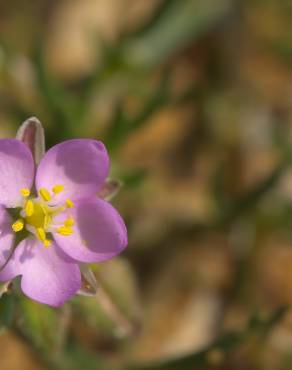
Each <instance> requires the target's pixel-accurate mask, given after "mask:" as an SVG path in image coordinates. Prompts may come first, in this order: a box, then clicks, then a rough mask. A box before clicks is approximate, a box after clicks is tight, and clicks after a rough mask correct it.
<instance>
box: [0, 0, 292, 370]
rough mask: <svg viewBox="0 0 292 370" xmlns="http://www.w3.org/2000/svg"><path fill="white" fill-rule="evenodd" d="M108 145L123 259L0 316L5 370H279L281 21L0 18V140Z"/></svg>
mask: <svg viewBox="0 0 292 370" xmlns="http://www.w3.org/2000/svg"><path fill="white" fill-rule="evenodd" d="M32 115H33V116H37V117H38V118H39V119H40V120H41V121H42V123H43V125H44V127H45V129H46V133H47V147H50V146H52V145H54V144H56V143H57V142H59V141H61V140H65V139H70V138H74V137H91V138H96V139H100V140H103V141H104V142H105V144H106V145H107V148H108V150H109V152H110V154H111V160H112V164H111V176H112V178H115V179H120V180H121V181H122V182H123V187H122V189H121V191H120V193H119V194H118V196H117V197H116V198H114V200H113V204H114V206H115V207H117V208H118V210H119V211H120V212H121V214H122V215H123V217H124V218H125V220H126V223H127V226H128V230H129V247H128V249H127V250H126V252H125V253H123V254H122V256H120V257H118V258H115V259H113V260H112V261H108V262H105V263H103V264H100V265H98V266H93V269H94V272H95V274H96V277H97V279H98V281H99V285H100V290H99V292H98V294H97V296H96V297H90V298H89V297H81V296H78V297H75V298H74V299H73V300H72V301H70V303H68V304H66V305H64V306H63V307H62V308H61V309H58V310H54V309H51V308H48V307H47V306H44V305H39V304H37V303H35V302H32V301H30V300H28V299H26V298H25V297H23V296H22V295H20V294H18V293H17V292H10V293H9V294H6V295H4V296H3V297H2V298H1V300H0V334H1V335H0V368H1V370H19V369H20V368H21V369H23V370H45V369H48V370H50V369H57V370H75V369H76V370H77V369H80V368H83V369H84V370H146V369H148V370H188V369H190V370H193V369H224V370H226V369H239V370H241V369H242V370H245V369H246V370H248V369H257V370H260V369H264V370H270V369H273V370H277V369H281V370H288V369H292V311H290V308H289V307H290V306H289V305H290V304H291V302H292V232H291V226H292V217H291V216H292V171H291V166H290V164H291V161H292V152H291V150H292V149H291V145H292V3H291V1H289V0H281V1H279V0H58V1H57V0H39V1H28V0H10V1H3V0H1V1H0V136H1V137H13V136H15V132H16V130H17V128H18V127H19V125H20V123H21V122H22V121H24V120H25V119H26V118H28V117H30V116H32Z"/></svg>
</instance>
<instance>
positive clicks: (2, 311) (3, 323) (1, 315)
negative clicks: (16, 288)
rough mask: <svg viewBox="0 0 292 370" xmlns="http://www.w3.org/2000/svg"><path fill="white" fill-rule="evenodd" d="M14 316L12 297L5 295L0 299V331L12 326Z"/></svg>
mask: <svg viewBox="0 0 292 370" xmlns="http://www.w3.org/2000/svg"><path fill="white" fill-rule="evenodd" d="M13 315H14V297H13V296H11V295H10V294H5V295H3V296H2V297H1V299H0V331H2V329H4V328H8V327H9V326H10V325H11V324H12V320H13Z"/></svg>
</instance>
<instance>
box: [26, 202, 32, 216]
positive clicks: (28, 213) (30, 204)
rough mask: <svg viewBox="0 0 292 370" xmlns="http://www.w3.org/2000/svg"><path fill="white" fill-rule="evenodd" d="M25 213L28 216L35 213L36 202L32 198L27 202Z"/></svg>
mask: <svg viewBox="0 0 292 370" xmlns="http://www.w3.org/2000/svg"><path fill="white" fill-rule="evenodd" d="M25 213H26V216H27V217H31V216H32V215H33V213H34V204H33V201H32V200H28V201H27V202H26V204H25Z"/></svg>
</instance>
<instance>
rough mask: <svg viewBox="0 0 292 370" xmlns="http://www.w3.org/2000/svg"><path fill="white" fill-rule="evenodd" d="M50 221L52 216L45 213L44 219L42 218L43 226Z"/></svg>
mask: <svg viewBox="0 0 292 370" xmlns="http://www.w3.org/2000/svg"><path fill="white" fill-rule="evenodd" d="M51 221H52V217H51V216H50V215H48V214H45V220H44V228H45V229H46V228H47V227H48V226H49V224H50V222H51Z"/></svg>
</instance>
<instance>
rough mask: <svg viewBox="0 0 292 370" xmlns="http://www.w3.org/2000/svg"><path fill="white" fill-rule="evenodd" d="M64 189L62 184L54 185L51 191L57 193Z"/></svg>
mask: <svg viewBox="0 0 292 370" xmlns="http://www.w3.org/2000/svg"><path fill="white" fill-rule="evenodd" d="M63 190H64V185H59V184H58V185H55V186H54V187H53V192H54V193H55V194H59V193H61V191H63Z"/></svg>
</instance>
